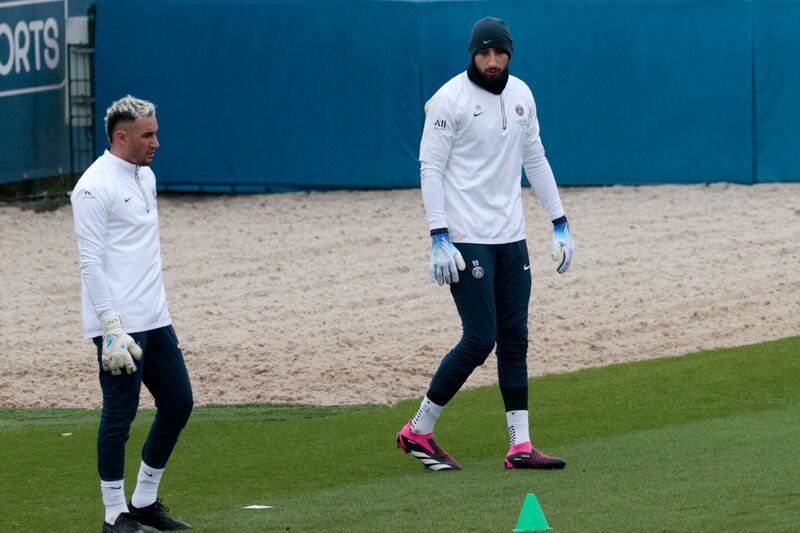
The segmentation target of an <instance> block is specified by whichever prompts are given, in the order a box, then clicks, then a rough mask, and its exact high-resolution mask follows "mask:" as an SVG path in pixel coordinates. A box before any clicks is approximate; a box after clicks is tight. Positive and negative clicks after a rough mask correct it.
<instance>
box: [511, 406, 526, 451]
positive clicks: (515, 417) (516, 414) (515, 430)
mask: <svg viewBox="0 0 800 533" xmlns="http://www.w3.org/2000/svg"><path fill="white" fill-rule="evenodd" d="M506 421H508V436H509V439H510V441H511V446H516V445H517V444H522V443H523V442H530V440H531V435H530V433H529V432H528V431H529V430H528V411H508V412H507V413H506Z"/></svg>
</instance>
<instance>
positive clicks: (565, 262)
mask: <svg viewBox="0 0 800 533" xmlns="http://www.w3.org/2000/svg"><path fill="white" fill-rule="evenodd" d="M574 251H575V242H574V241H573V240H572V232H571V231H570V229H569V222H567V217H566V216H563V217H561V218H557V219H555V220H554V221H553V246H552V249H551V250H550V256H551V257H552V258H553V261H555V262H556V263H557V265H556V272H558V273H559V274H563V273H564V272H566V271H567V270H568V269H569V266H570V265H571V264H572V253H573V252H574Z"/></svg>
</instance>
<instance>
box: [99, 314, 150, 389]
mask: <svg viewBox="0 0 800 533" xmlns="http://www.w3.org/2000/svg"><path fill="white" fill-rule="evenodd" d="M100 320H101V322H102V323H103V353H102V356H101V362H102V365H103V370H105V371H106V372H111V374H112V375H114V376H119V375H120V374H122V370H123V369H124V370H125V372H127V373H128V374H133V373H134V372H136V363H134V362H133V360H134V359H136V360H137V361H138V360H139V359H141V358H142V349H141V348H140V347H139V345H138V344H136V341H134V340H133V338H132V337H131V336H130V335H128V334H127V333H125V332H124V331H123V330H122V319H121V318H120V316H119V315H118V314H116V313H111V314H107V315H105V316H104V317H103V318H101V319H100Z"/></svg>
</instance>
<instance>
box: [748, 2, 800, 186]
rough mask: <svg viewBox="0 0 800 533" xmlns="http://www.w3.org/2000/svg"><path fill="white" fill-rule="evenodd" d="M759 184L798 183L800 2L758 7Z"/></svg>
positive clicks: (799, 165) (760, 3) (756, 40)
mask: <svg viewBox="0 0 800 533" xmlns="http://www.w3.org/2000/svg"><path fill="white" fill-rule="evenodd" d="M755 20H756V39H755V49H756V61H755V73H756V76H755V80H756V131H757V136H756V141H755V145H756V147H757V150H758V152H757V153H758V161H757V168H758V181H800V3H798V2H786V1H783V2H776V1H769V2H759V3H758V4H757V5H756V17H755Z"/></svg>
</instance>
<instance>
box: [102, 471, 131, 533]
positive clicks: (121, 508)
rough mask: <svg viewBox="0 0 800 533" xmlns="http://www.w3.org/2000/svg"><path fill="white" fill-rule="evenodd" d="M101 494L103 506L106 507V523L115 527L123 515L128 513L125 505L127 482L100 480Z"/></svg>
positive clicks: (121, 480) (122, 480)
mask: <svg viewBox="0 0 800 533" xmlns="http://www.w3.org/2000/svg"><path fill="white" fill-rule="evenodd" d="M100 492H101V493H102V494H103V505H105V506H106V517H105V521H106V522H107V523H108V524H110V525H112V526H113V525H114V522H116V521H117V517H118V516H119V515H120V514H121V513H127V512H128V506H127V505H126V504H125V480H124V479H120V480H119V481H103V480H102V479H101V480H100Z"/></svg>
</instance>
